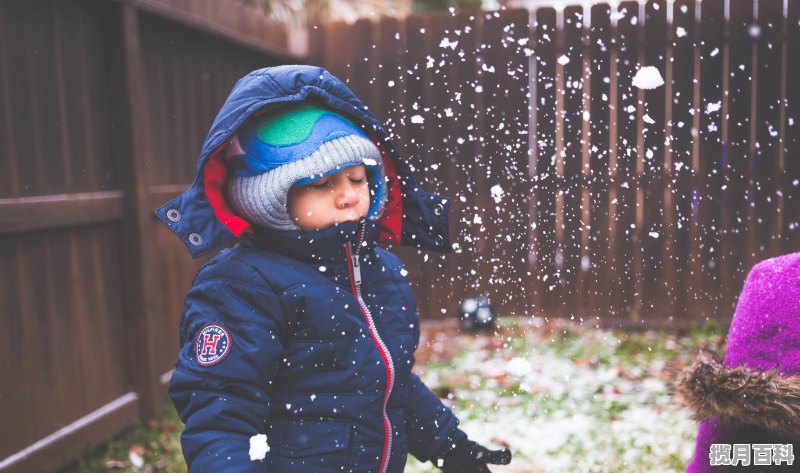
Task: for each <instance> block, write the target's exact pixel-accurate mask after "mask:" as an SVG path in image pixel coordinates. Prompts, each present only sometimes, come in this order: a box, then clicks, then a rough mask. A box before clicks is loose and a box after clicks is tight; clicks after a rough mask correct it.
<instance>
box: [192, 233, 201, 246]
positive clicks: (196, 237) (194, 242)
mask: <svg viewBox="0 0 800 473" xmlns="http://www.w3.org/2000/svg"><path fill="white" fill-rule="evenodd" d="M189 243H191V244H192V245H194V246H200V245H202V244H203V237H201V236H200V235H199V234H198V233H192V234H191V235H189Z"/></svg>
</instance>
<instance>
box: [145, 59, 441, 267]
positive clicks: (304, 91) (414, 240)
mask: <svg viewBox="0 0 800 473" xmlns="http://www.w3.org/2000/svg"><path fill="white" fill-rule="evenodd" d="M304 101H309V102H315V103H317V104H319V105H322V106H325V107H327V108H330V109H333V110H335V111H337V112H338V113H341V114H343V115H345V116H347V117H348V118H351V119H352V120H353V122H354V123H356V124H358V125H359V126H361V127H362V129H363V130H364V132H365V133H366V134H367V135H368V136H369V137H370V138H371V139H372V141H374V142H375V143H376V144H377V145H378V148H379V149H380V151H381V156H382V159H383V164H384V168H385V170H386V178H387V182H386V186H387V190H388V192H387V201H386V204H385V207H384V212H383V215H382V217H381V218H380V220H379V221H378V222H377V223H378V227H379V229H380V232H379V240H380V241H382V242H385V243H392V244H401V245H408V246H414V247H418V248H423V249H428V250H433V251H439V252H445V253H446V252H449V251H450V241H449V227H448V220H447V216H448V214H449V209H450V199H449V198H447V197H443V196H438V195H434V194H429V193H427V192H424V191H422V190H420V189H419V187H418V186H417V184H416V182H415V181H414V179H413V177H412V176H411V170H410V167H409V166H408V164H407V163H406V162H405V161H404V160H403V159H402V158H401V157H400V155H399V154H398V152H397V149H396V147H395V146H394V144H393V143H392V140H391V138H390V137H389V135H388V133H387V132H386V131H385V130H384V129H383V127H382V126H381V124H380V123H379V122H378V120H377V119H376V118H375V117H374V116H373V115H372V113H370V112H369V111H368V110H367V107H366V106H364V104H363V103H361V101H360V100H359V99H358V98H357V97H356V96H355V95H354V94H353V93H352V92H351V91H350V89H348V88H347V86H346V85H344V83H342V82H341V81H340V80H339V79H337V78H336V77H334V76H332V75H331V74H330V73H329V72H328V71H326V70H325V69H323V68H320V67H312V66H298V65H292V66H278V67H268V68H264V69H259V70H256V71H253V72H251V73H249V74H247V75H246V76H244V77H242V78H241V79H239V81H238V82H236V84H235V85H234V87H233V90H232V91H231V93H230V95H229V96H228V98H227V100H226V101H225V103H224V104H223V105H222V108H221V109H220V111H219V113H218V114H217V117H216V118H215V119H214V122H213V124H212V125H211V129H210V130H209V132H208V135H207V136H206V139H205V142H204V143H203V147H202V149H201V151H200V157H199V160H198V164H197V170H196V173H195V178H194V182H193V183H192V185H191V187H190V188H189V189H188V190H187V191H186V192H184V193H183V194H181V195H179V196H178V197H176V198H174V199H172V200H171V201H169V202H167V203H166V204H164V205H162V206H161V207H159V208H158V209H157V210H156V211H155V214H156V216H157V217H158V218H159V219H160V220H161V221H162V222H164V224H165V225H167V227H169V229H170V230H172V231H173V232H174V233H175V234H176V235H177V236H178V237H179V238H180V239H181V241H183V242H184V244H185V245H186V247H187V248H188V249H189V252H190V253H191V254H192V256H193V257H198V256H201V255H204V254H206V253H208V252H210V251H212V250H213V249H214V248H216V247H218V246H220V245H222V244H224V243H226V242H228V241H230V240H232V239H235V238H238V237H240V236H242V235H245V234H250V233H253V227H252V225H251V224H250V223H249V222H247V221H246V220H244V219H242V218H241V217H240V216H238V215H236V213H235V212H234V211H233V210H232V209H231V207H230V206H229V205H228V203H227V201H226V200H225V186H226V183H227V180H228V176H227V170H226V166H225V162H224V159H225V158H224V149H225V148H226V146H227V145H228V143H229V142H230V140H231V139H232V137H233V135H234V134H235V133H236V131H237V130H238V129H239V127H240V126H242V124H244V123H245V122H246V121H247V120H248V119H249V118H251V117H252V116H254V115H255V114H258V113H263V112H267V111H269V110H271V109H274V108H277V107H280V106H285V105H287V104H290V103H297V102H304Z"/></svg>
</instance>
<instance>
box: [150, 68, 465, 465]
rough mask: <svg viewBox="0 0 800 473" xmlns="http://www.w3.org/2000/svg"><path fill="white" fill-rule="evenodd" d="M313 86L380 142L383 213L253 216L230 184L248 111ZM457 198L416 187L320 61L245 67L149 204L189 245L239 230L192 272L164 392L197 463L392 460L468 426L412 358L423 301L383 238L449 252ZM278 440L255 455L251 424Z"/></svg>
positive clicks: (422, 454)
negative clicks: (354, 217)
mask: <svg viewBox="0 0 800 473" xmlns="http://www.w3.org/2000/svg"><path fill="white" fill-rule="evenodd" d="M304 100H313V101H318V102H319V103H321V104H323V105H325V106H327V107H330V108H332V109H335V110H337V111H338V112H340V113H342V114H344V115H346V116H348V117H350V118H351V119H352V120H353V121H354V122H356V123H359V124H361V125H362V126H363V127H364V129H365V130H366V131H367V133H368V134H369V135H370V136H371V137H372V139H373V140H374V141H375V142H376V143H378V144H379V147H380V148H381V152H382V155H383V161H384V167H385V169H386V173H387V179H388V189H389V196H388V200H387V203H386V207H385V210H384V214H383V216H382V218H381V220H380V221H378V222H375V223H373V222H365V221H363V220H362V221H361V222H358V223H355V222H352V223H346V224H341V225H338V226H333V227H330V228H327V229H323V230H320V231H315V232H300V231H297V232H274V231H270V230H267V229H264V228H256V227H253V226H250V225H249V224H248V223H247V222H245V221H244V220H242V219H241V218H239V217H237V216H236V215H234V214H233V212H232V211H231V210H230V208H229V207H228V205H227V204H226V202H225V199H224V197H223V195H224V194H223V190H224V185H225V179H226V175H225V166H224V164H223V163H222V157H221V154H222V153H221V151H222V149H223V148H224V145H225V143H226V142H227V141H228V140H229V138H230V137H231V136H232V135H233V133H234V132H235V131H236V130H237V129H238V127H239V126H240V125H241V124H242V123H244V122H245V121H246V120H247V119H248V118H249V117H250V116H252V114H253V113H254V112H257V111H260V110H264V109H265V108H268V107H273V106H275V105H276V104H280V103H285V102H297V101H304ZM449 206H450V201H449V199H447V198H445V197H441V196H436V195H431V194H427V193H425V192H423V191H421V190H420V189H419V188H418V187H417V185H416V183H415V182H414V180H413V178H412V177H411V174H410V171H409V167H408V165H407V164H406V163H405V162H404V161H403V160H402V159H401V158H400V157H399V155H398V153H397V151H396V149H395V147H394V145H393V144H392V142H391V140H390V139H389V137H388V135H387V133H386V132H385V131H384V129H383V128H382V127H381V125H380V124H379V123H378V122H377V120H376V119H375V117H373V116H372V115H371V114H370V113H369V112H368V111H367V110H366V108H365V107H364V105H363V104H362V103H361V102H360V101H359V100H358V99H357V98H356V97H355V96H354V95H353V94H352V92H350V90H349V89H348V88H347V87H346V86H345V85H344V84H343V83H342V82H340V81H339V80H338V79H336V78H335V77H333V76H331V75H330V74H329V73H328V72H327V71H325V70H324V69H320V68H315V67H308V66H281V67H275V68H267V69H262V70H258V71H254V72H252V73H250V74H248V75H247V76H245V77H243V78H242V79H241V80H239V81H238V82H237V83H236V85H235V86H234V88H233V91H232V92H231V94H230V96H229V97H228V99H227V101H226V102H225V104H224V105H223V107H222V109H221V110H220V112H219V114H218V116H217V118H216V120H215V121H214V124H213V125H212V127H211V130H210V132H209V134H208V137H207V138H206V141H205V144H204V146H203V149H202V151H201V155H200V162H199V164H198V167H197V175H196V177H195V181H194V183H193V185H192V187H191V188H190V189H189V190H188V191H186V192H185V193H184V194H182V195H181V196H179V197H177V198H176V199H174V200H173V201H171V202H168V203H167V204H165V205H164V206H162V207H161V208H159V209H158V210H157V211H156V214H157V215H158V217H159V218H160V219H161V220H162V221H163V222H164V223H165V224H167V225H168V226H169V227H170V229H172V230H173V231H174V232H175V233H176V234H177V235H178V236H179V237H181V239H182V240H183V241H184V243H185V244H186V246H187V247H188V248H189V250H190V252H191V253H192V255H194V256H198V255H201V254H204V253H206V252H208V251H211V250H212V249H214V248H215V247H217V246H218V245H220V244H221V243H224V242H226V241H229V240H231V239H233V238H236V237H242V238H241V240H240V242H239V243H238V244H236V245H235V246H234V247H232V248H230V249H226V250H223V251H221V252H219V253H218V254H217V255H216V256H215V257H214V258H213V259H212V260H211V261H210V262H209V263H207V264H206V265H205V266H203V268H201V269H200V271H199V272H198V274H197V277H196V278H195V281H194V284H193V286H192V288H191V290H190V292H189V294H188V296H187V298H186V303H185V307H184V313H183V317H182V320H181V347H182V348H181V350H180V354H179V357H178V361H177V363H176V369H175V372H174V374H173V376H172V382H171V384H170V396H171V398H172V400H173V402H174V403H175V406H176V408H177V409H178V412H179V413H180V416H181V419H182V420H183V421H184V422H185V423H186V427H185V430H184V432H183V435H182V437H181V444H182V446H183V453H184V456H185V458H186V462H187V464H188V465H189V470H190V472H200V471H208V472H220V471H225V472H250V471H253V472H255V471H259V472H264V471H266V472H310V473H326V472H337V473H338V472H342V471H346V472H347V471H350V472H364V473H366V472H372V473H375V472H380V473H383V472H392V473H399V472H401V471H403V468H404V466H405V463H406V457H407V454H408V453H409V452H410V453H412V454H413V455H414V456H416V457H417V458H418V459H420V460H422V461H427V460H429V459H432V458H434V457H436V456H439V455H442V454H443V453H444V452H446V451H447V450H449V449H450V448H451V446H452V444H453V443H454V442H456V441H458V440H460V439H461V438H463V437H464V436H465V434H464V433H463V432H461V431H460V430H459V429H457V427H456V425H457V419H456V418H455V416H454V415H453V414H452V412H450V410H449V409H448V408H446V407H445V406H444V405H443V404H442V403H441V401H440V400H439V399H438V398H437V397H436V396H435V395H434V394H432V393H431V391H430V390H429V389H428V388H427V387H426V386H425V385H424V384H423V383H422V382H421V381H420V379H419V378H418V377H417V376H416V375H415V374H414V373H412V371H411V370H412V367H413V365H414V350H415V349H416V348H417V344H418V342H419V322H418V320H417V314H416V307H415V301H414V298H413V295H412V293H411V290H410V288H409V285H408V282H407V280H406V278H405V276H404V274H405V272H404V271H403V269H402V264H401V262H400V261H399V260H398V258H397V257H395V256H394V255H392V254H391V253H389V252H388V251H386V250H384V249H381V248H379V247H377V246H376V244H377V242H378V241H384V242H390V243H394V244H405V245H413V246H416V247H419V248H424V249H429V250H434V251H442V252H446V251H449V248H450V243H449V239H448V225H447V214H448V210H449ZM256 434H266V435H267V442H268V444H269V447H270V451H269V452H268V453H267V455H266V458H265V459H264V460H263V461H251V459H250V456H249V450H250V438H251V437H252V436H254V435H256Z"/></svg>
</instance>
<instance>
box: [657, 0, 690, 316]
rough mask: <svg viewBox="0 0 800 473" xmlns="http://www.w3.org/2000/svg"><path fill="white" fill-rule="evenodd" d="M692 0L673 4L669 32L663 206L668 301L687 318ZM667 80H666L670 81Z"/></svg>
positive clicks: (675, 311)
mask: <svg viewBox="0 0 800 473" xmlns="http://www.w3.org/2000/svg"><path fill="white" fill-rule="evenodd" d="M695 8H696V3H695V0H679V1H677V2H676V3H675V4H674V10H673V14H672V15H673V16H672V18H673V28H672V55H671V57H672V74H671V78H670V79H671V87H672V93H671V96H672V97H673V99H672V103H671V114H670V115H671V118H670V123H669V127H670V136H669V148H670V160H669V168H668V169H667V171H666V172H667V176H669V179H668V182H667V185H668V192H669V194H668V196H669V197H670V200H671V202H670V204H671V205H668V206H666V208H665V212H666V214H665V217H666V216H667V215H670V216H671V217H670V218H668V219H666V220H667V228H666V231H667V234H668V235H669V238H670V241H671V244H670V251H669V253H668V254H667V255H666V258H667V259H668V262H669V264H670V266H671V269H670V271H669V272H668V275H669V281H670V284H669V286H670V289H671V294H670V299H671V300H670V302H671V304H672V307H673V313H675V314H684V315H685V314H686V311H687V310H688V309H689V307H691V304H690V303H689V302H688V298H687V297H686V294H688V293H689V291H690V288H691V283H690V280H691V276H690V272H691V269H692V268H691V263H690V258H691V253H690V252H691V223H692V220H691V219H692V164H693V159H694V152H693V150H694V146H693V144H694V141H695V140H694V137H693V136H692V132H693V128H694V118H693V117H694V114H695V109H694V107H695V102H694V100H695V98H694V89H695V77H696V72H697V71H695V54H694V52H695V41H696V37H697V33H698V32H697V31H696V29H695V24H696V23H695ZM668 80H669V79H668Z"/></svg>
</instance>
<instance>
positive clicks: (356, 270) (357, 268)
mask: <svg viewBox="0 0 800 473" xmlns="http://www.w3.org/2000/svg"><path fill="white" fill-rule="evenodd" d="M362 240H363V231H362V232H360V236H359V238H358V246H357V249H356V251H355V252H352V251H349V253H350V256H351V260H352V265H353V284H354V285H355V287H356V301H358V304H359V305H360V306H361V310H363V311H364V315H365V316H366V317H367V325H368V328H369V330H370V332H372V334H373V336H374V337H375V340H376V341H377V344H378V348H379V349H380V350H381V352H382V354H383V355H384V356H385V357H386V361H387V366H386V369H387V371H388V372H389V388H388V390H387V391H386V396H385V397H384V399H383V421H384V422H385V423H386V430H387V432H386V443H385V444H384V449H385V450H386V457H385V458H384V460H383V464H382V465H381V469H380V473H385V472H386V470H387V469H388V468H389V458H390V457H391V455H392V424H391V422H390V421H389V414H388V413H387V411H386V407H387V405H388V404H389V396H391V393H392V390H393V389H394V362H393V361H392V355H391V353H389V349H388V347H387V346H386V344H385V343H384V342H383V339H381V337H380V335H379V334H378V328H377V327H376V326H375V320H374V319H373V318H372V313H370V311H369V308H367V304H365V303H364V299H363V298H362V297H361V262H360V261H359V257H358V250H359V249H360V248H361V243H362ZM348 249H350V244H349V243H348Z"/></svg>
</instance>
